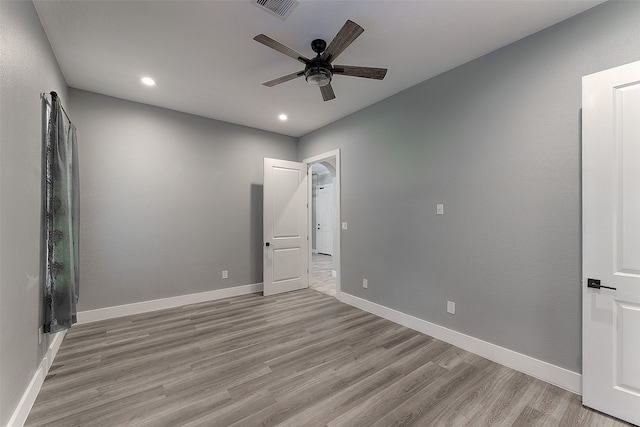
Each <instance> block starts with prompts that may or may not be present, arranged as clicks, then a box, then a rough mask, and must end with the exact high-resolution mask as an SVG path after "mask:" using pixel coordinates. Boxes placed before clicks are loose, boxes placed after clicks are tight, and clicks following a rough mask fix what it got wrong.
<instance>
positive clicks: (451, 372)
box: [26, 289, 627, 427]
mask: <svg viewBox="0 0 640 427" xmlns="http://www.w3.org/2000/svg"><path fill="white" fill-rule="evenodd" d="M26 425H27V426H65V427H67V426H124V425H127V426H270V425H280V426H325V425H328V426H384V427H388V426H400V425H403V426H408V425H414V426H533V425H538V426H563V427H564V426H623V425H627V424H624V423H622V422H619V421H617V420H615V419H613V418H610V417H608V416H606V415H603V414H600V413H597V412H595V411H592V410H589V409H586V408H584V407H582V405H581V404H580V398H579V396H577V395H575V394H573V393H570V392H568V391H564V390H562V389H559V388H557V387H554V386H552V385H549V384H547V383H544V382H542V381H539V380H536V379H534V378H531V377H529V376H527V375H524V374H522V373H519V372H516V371H514V370H511V369H509V368H506V367H503V366H500V365H498V364H496V363H493V362H490V361H488V360H486V359H483V358H481V357H479V356H476V355H473V354H471V353H468V352H466V351H463V350H461V349H459V348H456V347H454V346H451V345H449V344H446V343H444V342H442V341H438V340H436V339H434V338H431V337H428V336H425V335H422V334H421V333H418V332H415V331H413V330H411V329H407V328H404V327H402V326H399V325H397V324H394V323H392V322H390V321H387V320H385V319H381V318H379V317H376V316H374V315H371V314H369V313H366V312H363V311H361V310H358V309H356V308H353V307H351V306H348V305H346V304H343V303H340V302H339V301H337V300H336V299H335V298H331V297H329V296H326V295H323V294H321V293H318V292H315V291H313V290H310V289H307V290H303V291H297V292H291V293H288V294H284V295H276V296H271V297H263V296H261V295H258V294H255V295H247V296H241V297H235V298H230V299H225V300H219V301H214V302H208V303H202V304H195V305H190V306H185V307H180V308H175V309H169V310H163V311H158V312H153V313H147V314H142V315H136V316H128V317H122V318H118V319H112V320H107V321H101V322H95V323H90V324H85V325H76V326H74V327H73V328H71V330H70V331H69V332H68V334H67V336H66V338H65V340H64V342H63V343H62V346H61V348H60V350H59V352H58V355H57V357H56V360H55V361H54V364H53V366H52V368H51V371H50V373H49V375H48V377H47V379H46V381H45V382H44V385H43V387H42V390H41V392H40V395H39V396H38V398H37V400H36V403H35V405H34V407H33V409H32V411H31V414H30V416H29V418H28V420H27V423H26Z"/></svg>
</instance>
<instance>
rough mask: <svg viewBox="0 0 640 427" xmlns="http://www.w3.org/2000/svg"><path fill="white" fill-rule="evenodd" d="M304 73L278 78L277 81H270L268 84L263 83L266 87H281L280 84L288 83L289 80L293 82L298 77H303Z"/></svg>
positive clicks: (299, 72)
mask: <svg viewBox="0 0 640 427" xmlns="http://www.w3.org/2000/svg"><path fill="white" fill-rule="evenodd" d="M303 75H304V71H298V72H295V73H291V74H287V75H286V76H282V77H278V78H277V79H273V80H269V81H268V82H264V83H262V84H263V85H264V86H267V87H273V86H275V85H279V84H280V83H284V82H288V81H289V80H293V79H295V78H297V77H300V76H303Z"/></svg>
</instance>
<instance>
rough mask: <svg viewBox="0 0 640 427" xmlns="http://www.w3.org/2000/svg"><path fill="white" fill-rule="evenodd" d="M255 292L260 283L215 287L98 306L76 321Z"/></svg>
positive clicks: (84, 313)
mask: <svg viewBox="0 0 640 427" xmlns="http://www.w3.org/2000/svg"><path fill="white" fill-rule="evenodd" d="M256 292H262V283H254V284H252V285H243V286H234V287H232V288H224V289H216V290H213V291H207V292H200V293H197V294H188V295H178V296H175V297H170V298H162V299H156V300H151V301H143V302H136V303H133V304H124V305H116V306H113V307H105V308H98V309H96V310H87V311H81V312H79V313H78V323H79V324H81V323H90V322H97V321H99V320H106V319H113V318H116V317H121V316H130V315H132V314H141V313H147V312H149V311H156V310H164V309H166V308H173V307H180V306H183V305H188V304H197V303H200V302H206V301H213V300H218V299H223V298H230V297H235V296H239V295H248V294H253V293H256Z"/></svg>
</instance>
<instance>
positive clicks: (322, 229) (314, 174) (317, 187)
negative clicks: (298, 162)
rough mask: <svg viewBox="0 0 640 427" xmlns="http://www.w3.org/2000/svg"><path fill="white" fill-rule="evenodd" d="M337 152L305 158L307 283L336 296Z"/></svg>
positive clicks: (337, 229) (338, 294)
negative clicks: (308, 250)
mask: <svg viewBox="0 0 640 427" xmlns="http://www.w3.org/2000/svg"><path fill="white" fill-rule="evenodd" d="M339 155H340V152H339V150H334V151H331V152H328V153H325V154H321V155H319V156H315V157H312V158H309V159H305V161H304V162H305V163H307V164H308V165H309V166H308V168H309V169H308V173H309V175H310V179H309V180H308V181H309V187H310V188H309V192H308V194H309V207H310V209H309V236H310V239H311V245H309V246H310V254H309V261H310V262H309V287H310V288H311V289H313V290H315V291H318V292H321V293H324V294H327V295H330V296H332V297H334V298H339V297H340V273H339V272H340V167H339V165H340V158H339Z"/></svg>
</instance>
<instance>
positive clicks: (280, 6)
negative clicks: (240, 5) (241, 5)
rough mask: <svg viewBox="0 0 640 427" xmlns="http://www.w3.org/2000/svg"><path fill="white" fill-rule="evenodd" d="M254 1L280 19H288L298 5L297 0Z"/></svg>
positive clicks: (253, 1)
mask: <svg viewBox="0 0 640 427" xmlns="http://www.w3.org/2000/svg"><path fill="white" fill-rule="evenodd" d="M252 3H253V4H255V5H256V6H258V7H259V8H260V9H262V10H264V11H266V12H269V13H270V14H272V15H275V16H277V17H279V18H280V19H287V16H289V15H290V14H291V12H293V9H295V8H296V6H297V5H298V1H297V0H252Z"/></svg>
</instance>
